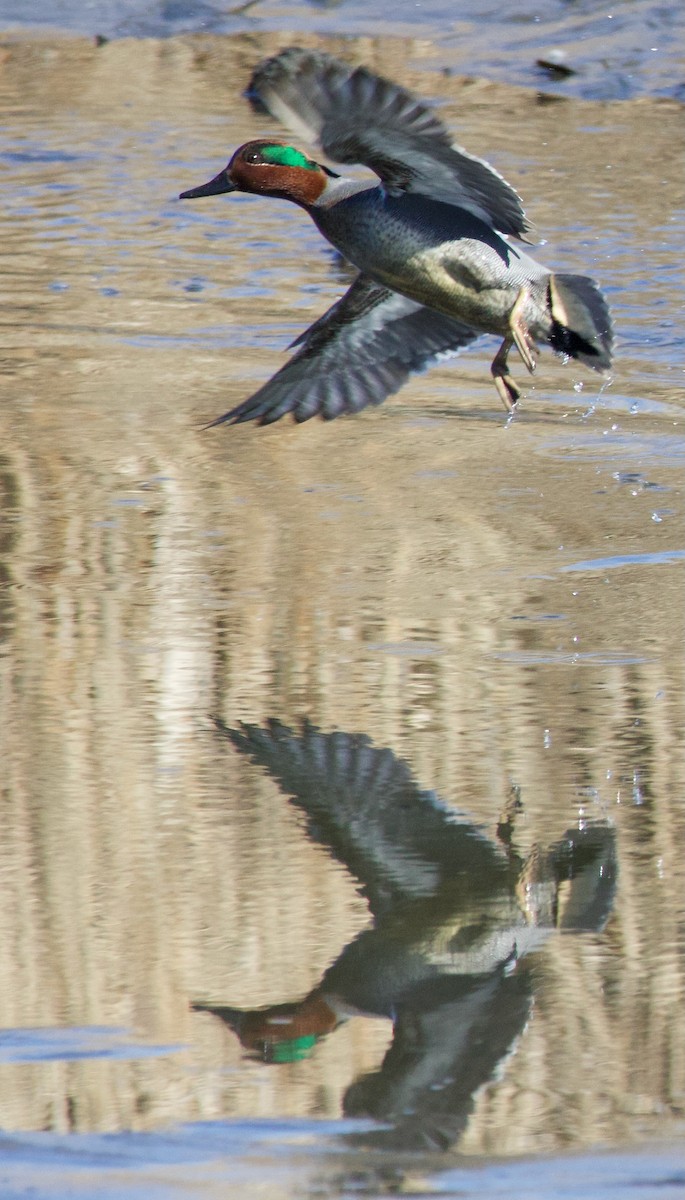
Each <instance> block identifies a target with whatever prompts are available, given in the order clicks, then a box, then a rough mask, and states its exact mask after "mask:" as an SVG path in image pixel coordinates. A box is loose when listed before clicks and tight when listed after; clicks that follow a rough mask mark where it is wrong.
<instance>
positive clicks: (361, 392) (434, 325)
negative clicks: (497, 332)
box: [210, 275, 478, 427]
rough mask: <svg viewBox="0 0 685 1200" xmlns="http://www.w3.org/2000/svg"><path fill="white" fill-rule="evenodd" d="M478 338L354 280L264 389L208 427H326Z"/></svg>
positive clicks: (378, 400)
mask: <svg viewBox="0 0 685 1200" xmlns="http://www.w3.org/2000/svg"><path fill="white" fill-rule="evenodd" d="M476 337H478V333H477V332H476V331H475V330H473V329H470V328H469V327H468V326H466V325H462V324H461V323H460V322H459V321H455V320H453V319H452V318H451V317H446V316H442V315H441V314H440V313H436V312H433V311H432V310H429V309H427V308H424V307H423V305H421V304H417V303H416V302H415V301H414V300H408V299H406V298H405V297H404V296H400V295H398V294H397V292H391V291H389V289H388V288H385V287H382V286H381V285H380V284H378V283H374V282H373V281H372V280H370V279H368V278H367V277H366V276H365V275H358V276H357V278H356V279H355V281H354V283H353V284H352V286H351V287H350V288H349V289H348V291H347V292H346V293H345V295H344V296H343V297H342V298H341V299H340V300H338V301H337V302H336V303H335V304H334V305H333V307H332V308H329V310H328V312H326V313H324V315H323V316H322V317H320V318H319V320H318V321H316V322H315V323H314V324H313V325H311V326H310V328H309V329H307V330H306V331H305V332H304V333H302V334H301V335H300V336H299V337H298V338H297V340H296V341H295V342H293V346H297V347H298V350H297V353H296V354H294V355H293V357H292V358H291V359H290V360H289V362H287V363H286V364H285V366H284V367H282V368H281V370H280V371H278V372H277V373H276V374H275V375H274V376H273V378H272V379H270V380H269V381H268V383H265V384H264V387H262V388H260V389H259V391H258V392H255V393H254V395H253V396H250V397H249V399H247V400H244V401H243V403H242V404H239V405H238V407H237V408H233V409H231V410H230V412H227V413H224V415H223V416H222V417H218V418H217V419H216V421H212V422H211V424H210V427H211V425H221V424H222V423H223V422H224V421H226V422H228V423H229V424H230V425H239V424H241V423H242V422H244V421H256V422H257V423H258V424H259V425H270V424H272V422H274V421H278V420H280V418H281V417H284V416H285V415H286V414H287V413H292V414H293V417H294V418H295V420H296V421H297V422H302V421H308V420H309V418H310V417H315V416H321V417H323V418H324V420H325V421H332V420H333V419H334V418H335V417H339V416H341V414H343V413H352V412H358V411H359V410H360V409H362V408H365V407H366V405H367V404H381V403H382V402H383V400H385V398H386V396H391V395H392V394H393V392H396V391H397V390H398V389H399V388H400V387H401V386H402V384H403V383H405V382H406V380H407V379H408V378H409V376H410V375H412V374H414V373H415V372H417V371H422V370H424V369H425V368H426V367H427V366H429V365H430V363H432V362H433V361H434V360H435V359H436V358H437V357H439V356H440V355H442V354H454V353H456V352H457V351H458V350H460V349H461V348H462V347H463V346H466V345H468V344H469V342H472V341H473V340H474V339H475V338H476Z"/></svg>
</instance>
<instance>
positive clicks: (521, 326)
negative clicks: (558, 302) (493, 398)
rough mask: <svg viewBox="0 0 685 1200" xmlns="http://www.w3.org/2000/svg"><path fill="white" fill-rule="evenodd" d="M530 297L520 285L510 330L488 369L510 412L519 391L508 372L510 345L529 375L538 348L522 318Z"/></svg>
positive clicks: (519, 393) (534, 366)
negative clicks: (514, 349) (518, 355)
mask: <svg viewBox="0 0 685 1200" xmlns="http://www.w3.org/2000/svg"><path fill="white" fill-rule="evenodd" d="M529 297H530V289H529V288H528V287H522V288H521V291H520V292H519V294H518V296H517V297H516V300H515V302H514V307H513V308H512V310H511V312H510V313H509V329H510V332H509V333H508V334H507V336H506V337H505V339H504V341H503V342H502V345H501V346H500V348H499V350H498V351H497V353H496V355H495V357H494V358H493V360H492V366H491V367H490V371H491V373H492V377H493V379H494V381H495V387H496V388H497V391H498V393H499V396H500V399H501V401H502V403H503V405H504V407H505V408H506V410H507V412H511V411H512V409H513V407H514V405H515V404H516V402H517V401H518V399H519V397H520V395H521V392H520V390H519V388H517V386H516V384H515V383H514V380H513V379H512V377H511V375H510V374H509V363H508V361H507V360H508V358H509V351H510V350H511V348H512V346H514V345H515V346H516V349H517V350H518V352H519V354H520V355H521V358H522V359H523V362H524V364H525V366H526V367H527V368H528V370H529V371H530V373H531V375H532V374H533V371H534V370H535V368H536V366H537V354H538V348H537V346H536V345H535V342H534V341H533V339H532V337H531V336H530V333H529V332H528V327H527V325H526V323H525V321H524V320H523V310H524V308H525V306H526V303H527V301H528V299H529Z"/></svg>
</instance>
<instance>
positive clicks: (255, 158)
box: [245, 150, 264, 163]
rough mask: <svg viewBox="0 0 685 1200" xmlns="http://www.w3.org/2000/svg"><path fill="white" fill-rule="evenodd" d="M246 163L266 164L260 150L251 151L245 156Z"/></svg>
mask: <svg viewBox="0 0 685 1200" xmlns="http://www.w3.org/2000/svg"><path fill="white" fill-rule="evenodd" d="M245 162H249V163H261V162H264V159H263V158H262V156H261V154H260V153H259V150H250V153H249V154H246V155H245Z"/></svg>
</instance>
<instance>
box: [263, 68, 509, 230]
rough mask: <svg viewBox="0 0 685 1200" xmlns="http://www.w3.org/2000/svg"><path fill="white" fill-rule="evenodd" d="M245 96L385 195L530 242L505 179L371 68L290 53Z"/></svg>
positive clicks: (428, 111)
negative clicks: (418, 199) (366, 174)
mask: <svg viewBox="0 0 685 1200" xmlns="http://www.w3.org/2000/svg"><path fill="white" fill-rule="evenodd" d="M247 95H248V97H249V98H250V99H251V100H252V102H253V104H254V105H255V107H261V108H263V109H266V111H267V112H268V113H270V114H271V116H273V117H275V118H276V119H277V120H278V121H281V122H282V124H284V125H285V126H286V127H287V128H288V129H290V130H291V131H292V132H293V133H294V134H295V135H296V136H298V137H303V138H304V139H305V140H307V141H308V142H310V143H312V144H318V145H319V146H321V148H322V149H323V151H324V152H325V154H326V155H328V157H329V158H330V159H332V160H333V161H335V162H339V163H363V164H364V165H365V166H367V167H370V168H371V170H372V171H375V173H376V174H377V175H378V176H379V178H380V180H381V182H382V184H383V186H384V188H386V190H387V191H388V192H390V193H393V194H397V193H400V192H419V193H424V194H426V195H429V196H431V197H432V198H433V199H436V200H442V201H443V202H445V203H447V204H453V205H455V206H457V207H459V208H465V209H467V211H468V212H471V213H473V214H474V215H475V216H477V217H479V218H480V220H481V221H485V222H486V223H487V224H488V225H491V226H492V227H493V228H494V229H496V230H498V231H499V232H500V233H505V234H511V235H513V236H514V237H519V238H522V240H524V241H526V240H528V239H527V238H526V236H525V235H526V233H527V231H528V230H529V229H530V228H531V226H530V224H529V223H528V221H527V220H526V218H525V215H524V211H523V205H522V203H521V198H520V196H519V195H518V193H517V192H515V191H514V189H513V188H512V187H510V185H509V184H508V183H507V182H506V180H504V179H503V178H502V176H501V175H500V174H499V173H498V172H497V171H495V169H494V168H493V167H491V166H490V164H489V163H487V162H485V160H484V159H482V158H476V157H475V156H474V155H472V154H468V153H467V152H466V150H464V149H462V147H461V146H455V145H452V141H451V138H450V135H449V132H448V130H447V129H446V127H445V126H444V125H443V123H442V121H441V120H440V118H439V117H438V116H437V115H436V113H435V112H434V111H433V110H432V109H430V108H429V107H428V106H427V105H425V104H423V103H422V102H421V101H420V100H417V99H416V97H415V96H413V95H412V93H411V92H409V91H407V90H406V88H403V87H399V86H398V85H397V84H395V83H392V82H391V81H390V80H388V79H383V78H382V77H381V76H379V75H375V74H374V73H373V72H372V71H369V70H368V69H367V68H366V67H352V66H349V65H348V64H347V63H343V62H341V61H340V60H339V59H337V58H334V57H333V56H332V55H331V54H325V53H324V52H322V51H319V50H302V49H300V48H299V47H297V46H292V47H289V48H288V49H287V50H283V51H281V53H280V54H277V55H275V56H274V57H273V58H268V59H265V60H264V61H263V62H261V63H259V64H258V66H257V67H256V68H255V71H254V73H253V75H252V79H251V80H250V84H249V86H248V89H247Z"/></svg>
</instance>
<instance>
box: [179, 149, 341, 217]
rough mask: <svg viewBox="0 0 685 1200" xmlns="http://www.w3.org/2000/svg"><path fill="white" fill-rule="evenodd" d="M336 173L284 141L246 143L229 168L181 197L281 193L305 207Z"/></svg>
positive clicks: (273, 194) (184, 198)
mask: <svg viewBox="0 0 685 1200" xmlns="http://www.w3.org/2000/svg"><path fill="white" fill-rule="evenodd" d="M333 176H334V172H333V171H329V170H328V168H327V167H322V166H321V164H320V163H317V162H314V161H313V160H312V159H311V158H307V156H306V154H303V153H302V151H301V150H297V149H296V148H295V146H288V145H286V144H285V143H284V142H267V141H257V142H246V143H245V145H244V146H240V147H239V149H238V150H236V152H235V154H234V155H233V158H232V159H231V161H230V162H229V164H228V166H227V167H224V168H223V170H222V171H219V174H218V175H215V176H214V178H213V179H210V181H209V183H202V184H200V186H199V187H194V188H190V190H189V191H187V192H181V195H180V196H179V200H196V199H197V198H198V197H200V196H219V195H222V194H223V193H225V192H252V193H254V194H255V195H257V196H278V197H280V198H281V199H284V200H292V201H293V202H294V203H295V204H300V205H302V206H303V207H304V208H307V207H308V206H309V205H311V204H314V203H316V201H317V200H318V198H319V196H320V195H321V193H322V192H323V191H324V190H325V188H326V183H327V180H328V178H329V177H333Z"/></svg>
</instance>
